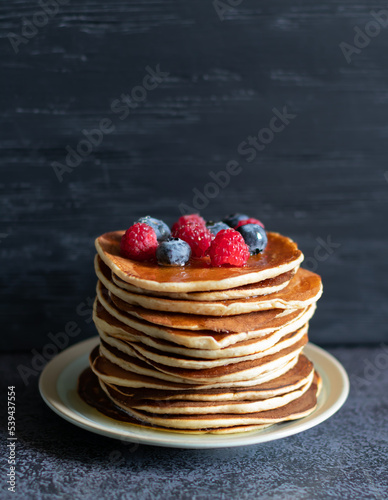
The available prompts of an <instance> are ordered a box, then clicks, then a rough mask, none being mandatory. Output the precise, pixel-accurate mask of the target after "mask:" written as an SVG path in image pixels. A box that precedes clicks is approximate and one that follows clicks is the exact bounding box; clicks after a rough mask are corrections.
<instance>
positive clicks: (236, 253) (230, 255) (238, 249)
mask: <svg viewBox="0 0 388 500" xmlns="http://www.w3.org/2000/svg"><path fill="white" fill-rule="evenodd" d="M208 254H209V256H210V260H211V263H212V266H217V267H219V266H223V265H230V266H237V267H241V266H243V265H244V264H245V263H246V262H247V260H248V258H249V248H248V246H247V244H246V243H245V241H244V238H243V237H242V236H241V234H240V233H239V232H237V231H235V230H234V229H223V230H222V231H220V232H219V233H218V234H217V236H216V237H215V238H214V240H213V242H212V244H211V246H210V249H209V251H208Z"/></svg>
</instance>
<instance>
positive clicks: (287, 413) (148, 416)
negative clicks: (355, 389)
mask: <svg viewBox="0 0 388 500" xmlns="http://www.w3.org/2000/svg"><path fill="white" fill-rule="evenodd" d="M100 383H101V387H102V388H103V390H104V391H105V392H106V394H107V395H108V397H109V398H110V399H111V400H112V401H113V402H114V403H115V404H116V405H117V406H118V407H119V408H121V409H123V410H124V411H125V412H127V413H128V414H129V415H131V416H133V417H134V418H136V419H138V420H139V421H141V422H143V423H147V424H149V425H151V426H152V425H158V426H161V427H166V428H169V429H187V430H191V429H203V428H207V429H210V428H220V427H231V426H245V425H257V424H275V423H277V422H284V421H288V420H295V419H298V418H301V417H305V416H307V415H309V414H310V413H311V412H312V411H314V409H315V407H316V404H317V392H318V385H317V384H318V380H315V381H314V382H313V383H312V384H311V385H310V387H309V389H308V390H307V391H306V392H305V393H304V394H303V395H302V396H301V397H299V398H297V399H296V400H294V401H291V402H290V403H288V404H286V405H284V406H281V407H279V408H276V409H272V410H267V411H261V412H255V413H246V414H243V415H236V414H230V413H219V414H206V415H199V414H195V415H179V414H178V415H168V414H164V415H155V414H152V413H149V412H145V411H141V410H136V409H134V408H131V406H130V401H128V399H127V398H126V397H125V396H123V395H122V394H120V393H118V392H116V391H115V390H114V389H112V388H111V387H107V386H105V385H104V383H103V382H100Z"/></svg>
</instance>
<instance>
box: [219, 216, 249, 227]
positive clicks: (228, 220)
mask: <svg viewBox="0 0 388 500" xmlns="http://www.w3.org/2000/svg"><path fill="white" fill-rule="evenodd" d="M246 219H249V215H245V214H230V215H227V216H226V217H225V219H223V221H222V222H225V224H228V226H230V227H236V226H237V224H238V223H239V222H240V220H246Z"/></svg>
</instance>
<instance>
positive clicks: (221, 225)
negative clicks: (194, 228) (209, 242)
mask: <svg viewBox="0 0 388 500" xmlns="http://www.w3.org/2000/svg"><path fill="white" fill-rule="evenodd" d="M206 227H207V228H208V229H209V231H210V232H211V233H212V234H214V236H215V235H216V234H217V233H218V232H220V231H221V230H222V229H230V227H229V226H228V224H225V222H221V221H218V222H213V221H208V222H206Z"/></svg>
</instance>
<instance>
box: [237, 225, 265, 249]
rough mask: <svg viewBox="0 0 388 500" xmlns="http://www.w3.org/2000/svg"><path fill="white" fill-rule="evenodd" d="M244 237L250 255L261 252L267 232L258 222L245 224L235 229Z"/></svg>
mask: <svg viewBox="0 0 388 500" xmlns="http://www.w3.org/2000/svg"><path fill="white" fill-rule="evenodd" d="M236 231H238V232H239V233H240V234H241V236H242V237H243V238H244V241H245V243H246V244H247V245H248V247H249V251H250V252H251V255H255V254H257V253H260V252H262V251H263V250H264V249H265V247H266V246H267V242H268V239H267V233H266V232H265V229H263V228H262V227H261V226H259V224H245V226H240V227H239V228H238V229H236Z"/></svg>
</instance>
